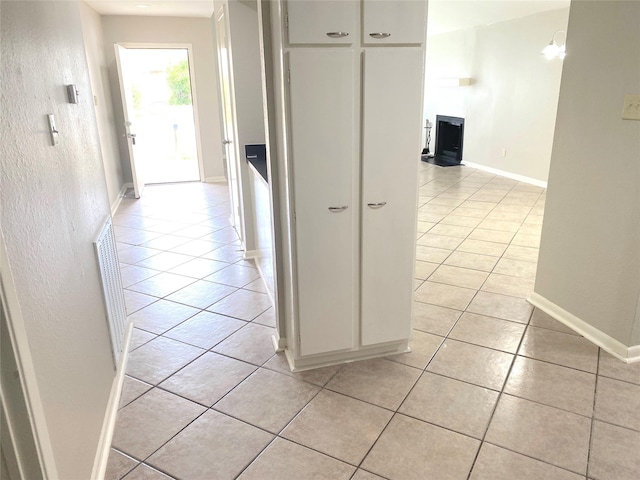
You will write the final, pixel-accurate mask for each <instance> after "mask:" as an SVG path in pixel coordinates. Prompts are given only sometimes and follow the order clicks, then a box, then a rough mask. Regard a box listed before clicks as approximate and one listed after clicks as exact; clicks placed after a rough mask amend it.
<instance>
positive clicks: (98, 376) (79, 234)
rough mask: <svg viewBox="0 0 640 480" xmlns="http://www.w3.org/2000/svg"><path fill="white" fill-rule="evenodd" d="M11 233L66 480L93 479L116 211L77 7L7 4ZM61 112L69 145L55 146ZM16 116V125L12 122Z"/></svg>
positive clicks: (5, 103)
mask: <svg viewBox="0 0 640 480" xmlns="http://www.w3.org/2000/svg"><path fill="white" fill-rule="evenodd" d="M0 8H1V15H0V19H1V20H0V22H1V35H2V37H1V42H0V45H1V46H0V50H1V55H2V63H1V66H0V69H1V70H0V71H1V82H2V93H3V95H2V97H1V100H0V111H2V116H3V119H4V121H3V122H2V123H1V124H0V133H1V137H2V143H1V144H0V153H1V158H2V168H1V169H0V200H1V204H2V209H1V212H0V220H1V221H0V225H1V230H2V235H3V236H4V240H5V242H6V247H7V258H8V262H9V264H10V266H11V271H12V274H13V280H14V282H15V286H16V291H17V296H18V301H19V303H20V307H21V310H22V317H23V319H24V324H25V329H26V332H27V337H28V342H29V346H30V349H31V356H32V358H33V365H34V369H35V372H36V377H37V378H36V381H37V383H38V387H39V391H40V397H41V399H42V402H43V410H44V415H45V417H46V422H47V426H48V430H49V433H50V437H51V442H52V447H53V453H54V455H55V461H56V464H57V467H58V477H59V478H61V479H76V478H78V479H79V478H82V479H87V478H90V475H91V470H92V464H93V460H94V458H95V454H96V448H97V445H98V440H99V435H100V430H101V427H102V423H103V419H104V415H105V409H106V405H107V401H108V398H109V393H110V389H111V384H112V381H113V378H114V374H115V369H114V365H113V359H112V355H111V346H110V340H109V332H108V327H107V322H106V319H105V315H106V313H105V309H104V306H103V301H102V295H101V288H100V280H99V276H98V270H97V265H96V259H95V255H94V251H93V245H92V241H93V240H94V238H95V237H96V235H97V233H98V230H99V228H100V227H101V226H102V224H103V222H104V221H105V219H106V217H107V216H108V215H109V199H108V195H107V189H106V184H105V175H104V170H103V167H102V160H101V155H100V147H99V141H98V130H97V126H96V121H95V112H94V108H93V102H92V101H91V96H90V95H86V93H85V95H81V96H80V103H79V104H78V105H72V104H69V103H67V97H66V90H65V87H64V86H65V85H66V84H71V83H75V84H77V86H78V88H79V89H80V92H89V91H90V88H91V86H90V83H89V74H88V68H87V62H86V57H85V52H84V45H83V38H82V28H81V19H80V11H79V6H78V3H77V2H41V1H33V2H27V1H23V2H1V3H0ZM51 113H52V114H54V115H55V117H56V123H57V128H58V130H59V131H60V143H59V145H57V146H55V147H54V146H51V144H50V137H49V133H48V125H47V120H46V115H47V114H51ZM8 119H10V121H7V120H8Z"/></svg>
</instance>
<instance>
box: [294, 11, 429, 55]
mask: <svg viewBox="0 0 640 480" xmlns="http://www.w3.org/2000/svg"><path fill="white" fill-rule="evenodd" d="M300 3H306V2H300ZM426 26H427V2H426V1H423V0H394V1H386V0H364V2H363V30H362V43H365V44H371V45H376V44H380V45H388V44H411V43H423V42H424V41H425V32H426Z"/></svg>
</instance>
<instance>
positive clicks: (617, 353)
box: [527, 293, 640, 363]
mask: <svg viewBox="0 0 640 480" xmlns="http://www.w3.org/2000/svg"><path fill="white" fill-rule="evenodd" d="M527 300H528V301H529V303H530V304H531V305H533V306H534V307H536V308H539V309H540V310H542V311H543V312H545V313H546V314H548V315H551V316H552V317H553V318H555V319H556V320H558V321H559V322H560V323H562V324H564V325H566V326H567V327H569V328H570V329H571V330H573V331H574V332H577V333H579V334H580V335H582V336H583V337H585V338H586V339H587V340H589V341H591V342H593V343H595V344H596V345H598V346H599V347H600V348H602V349H603V350H605V351H606V352H608V353H610V354H611V355H613V356H614V357H616V358H618V359H620V360H622V361H623V362H626V363H635V362H640V345H634V346H632V347H627V346H626V345H624V344H623V343H622V342H619V341H618V340H616V339H615V338H613V337H610V336H609V335H607V334H606V333H604V332H602V331H601V330H598V329H597V328H596V327H594V326H593V325H591V324H589V323H587V322H585V321H584V320H582V319H580V318H578V317H576V316H575V315H574V314H572V313H569V312H567V311H566V310H565V309H564V308H562V307H560V306H558V305H556V304H555V303H553V302H551V301H550V300H547V299H546V298H545V297H543V296H542V295H540V294H538V293H532V294H531V296H530V297H529V298H528V299H527Z"/></svg>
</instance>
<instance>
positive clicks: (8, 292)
mask: <svg viewBox="0 0 640 480" xmlns="http://www.w3.org/2000/svg"><path fill="white" fill-rule="evenodd" d="M0 308H2V309H3V310H4V313H5V320H6V323H7V331H8V335H9V340H10V342H11V346H12V350H13V352H11V353H12V354H13V357H14V360H15V364H16V366H17V374H18V377H19V379H20V387H21V388H20V390H21V392H19V393H20V394H21V396H22V399H23V400H24V405H25V408H26V410H27V411H28V413H29V423H30V427H31V428H30V431H28V432H25V431H21V432H14V433H15V434H16V435H29V436H30V437H31V439H32V440H33V444H34V445H35V449H36V453H37V456H38V459H37V460H38V463H39V467H40V468H39V470H40V471H41V473H42V478H43V479H46V480H49V479H50V480H54V479H57V478H58V469H57V466H56V462H55V457H54V454H53V446H52V444H51V438H50V436H49V429H48V427H47V419H46V417H45V413H44V405H43V404H42V399H41V397H40V390H39V388H38V383H37V377H36V372H35V367H34V365H33V359H32V357H31V349H30V347H29V340H28V335H27V330H26V327H25V323H24V318H23V316H22V309H21V308H20V302H19V300H18V293H17V289H16V286H15V284H14V282H13V275H12V273H11V267H10V265H9V258H8V255H7V249H6V245H5V242H4V237H3V235H2V231H1V230H0ZM5 407H6V405H4V404H3V408H5ZM2 441H3V442H4V441H9V442H11V443H12V444H13V445H12V447H13V448H14V449H15V448H17V445H16V444H15V443H14V439H13V438H7V439H5V438H3V439H2ZM16 453H17V454H18V455H20V453H21V452H16ZM18 463H20V462H19V459H18ZM18 468H21V467H18Z"/></svg>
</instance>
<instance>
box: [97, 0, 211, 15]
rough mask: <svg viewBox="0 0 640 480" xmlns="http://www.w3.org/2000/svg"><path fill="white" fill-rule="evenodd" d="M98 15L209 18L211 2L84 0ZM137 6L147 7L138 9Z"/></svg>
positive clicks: (198, 0) (181, 0)
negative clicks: (146, 6)
mask: <svg viewBox="0 0 640 480" xmlns="http://www.w3.org/2000/svg"><path fill="white" fill-rule="evenodd" d="M85 1H86V2H87V3H88V4H89V5H91V7H92V8H93V9H94V10H95V11H96V12H98V13H99V14H100V15H146V16H153V17H207V18H209V17H211V15H212V14H213V0H195V1H194V0H173V1H166V0H85ZM138 5H148V6H149V7H148V8H140V7H138Z"/></svg>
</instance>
